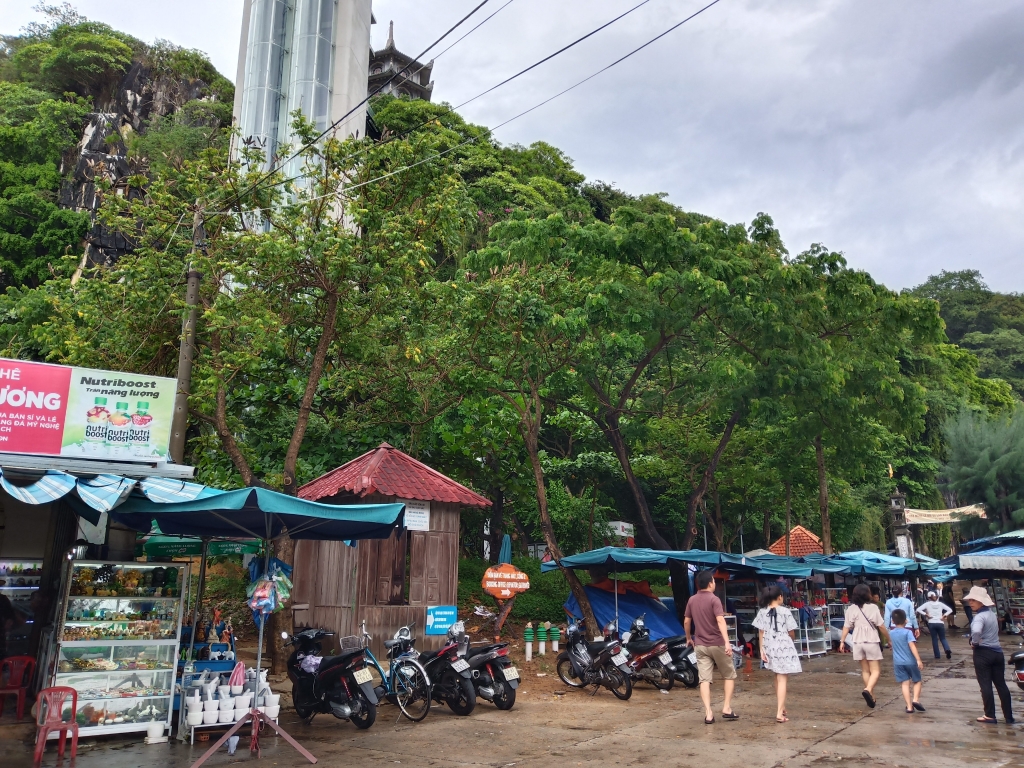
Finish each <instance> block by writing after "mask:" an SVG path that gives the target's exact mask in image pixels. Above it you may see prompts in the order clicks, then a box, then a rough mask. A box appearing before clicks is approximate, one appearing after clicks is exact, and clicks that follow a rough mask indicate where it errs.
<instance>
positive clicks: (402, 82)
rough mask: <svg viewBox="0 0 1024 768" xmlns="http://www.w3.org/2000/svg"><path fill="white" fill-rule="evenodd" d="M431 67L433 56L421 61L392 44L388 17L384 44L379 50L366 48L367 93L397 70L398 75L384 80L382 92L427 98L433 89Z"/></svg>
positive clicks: (393, 40) (391, 23)
mask: <svg viewBox="0 0 1024 768" xmlns="http://www.w3.org/2000/svg"><path fill="white" fill-rule="evenodd" d="M433 69H434V61H433V59H431V60H430V61H429V62H427V63H426V64H421V63H420V62H418V61H416V59H414V58H412V57H411V56H406V55H405V54H404V53H402V52H401V51H399V50H398V49H397V48H396V47H395V22H393V21H392V22H390V23H389V25H388V42H387V45H385V46H384V47H383V48H382V49H381V50H379V51H374V50H373V49H371V50H370V78H369V87H370V93H374V92H375V91H376V90H377V89H378V88H380V87H381V86H383V85H384V84H385V83H387V82H388V80H391V78H392V77H394V75H395V73H396V72H397V73H398V77H395V79H394V80H392V81H391V82H390V83H388V85H387V86H386V87H385V88H384V90H383V91H382V93H391V94H394V95H395V96H398V97H405V98H407V99H423V100H424V101H430V94H431V93H433V91H434V83H433V81H432V80H431V79H430V74H431V72H432V71H433Z"/></svg>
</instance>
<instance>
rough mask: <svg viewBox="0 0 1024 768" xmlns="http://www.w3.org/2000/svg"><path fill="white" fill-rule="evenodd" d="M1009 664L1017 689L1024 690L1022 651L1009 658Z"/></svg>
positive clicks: (1023, 657) (1023, 656)
mask: <svg viewBox="0 0 1024 768" xmlns="http://www.w3.org/2000/svg"><path fill="white" fill-rule="evenodd" d="M1010 664H1012V665H1013V679H1014V680H1015V681H1016V683H1017V687H1018V688H1020V689H1021V690H1024V651H1017V652H1016V653H1015V654H1013V655H1012V656H1010Z"/></svg>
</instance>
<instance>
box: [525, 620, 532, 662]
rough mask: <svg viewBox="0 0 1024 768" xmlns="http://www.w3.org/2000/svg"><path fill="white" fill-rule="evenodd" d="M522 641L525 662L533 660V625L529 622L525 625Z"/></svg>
mask: <svg viewBox="0 0 1024 768" xmlns="http://www.w3.org/2000/svg"><path fill="white" fill-rule="evenodd" d="M523 640H525V641H526V660H527V661H530V660H531V659H533V624H532V623H531V622H527V623H526V629H525V630H524V631H523Z"/></svg>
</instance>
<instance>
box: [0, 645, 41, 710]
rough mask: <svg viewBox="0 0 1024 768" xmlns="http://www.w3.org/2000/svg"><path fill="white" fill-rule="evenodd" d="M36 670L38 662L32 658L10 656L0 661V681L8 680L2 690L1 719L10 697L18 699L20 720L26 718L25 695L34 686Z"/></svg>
mask: <svg viewBox="0 0 1024 768" xmlns="http://www.w3.org/2000/svg"><path fill="white" fill-rule="evenodd" d="M35 668H36V660H35V659H33V658H32V657H31V656H8V657H7V658H6V659H4V660H3V661H0V680H3V679H4V678H5V677H6V678H7V683H6V684H4V687H3V688H0V717H3V714H4V701H5V700H6V699H7V697H8V696H17V697H18V711H17V714H18V719H19V720H21V718H23V717H24V716H25V695H26V694H27V693H28V687H29V686H30V685H31V684H32V673H33V672H34V671H35ZM5 673H6V675H5Z"/></svg>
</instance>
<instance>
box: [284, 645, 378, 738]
mask: <svg viewBox="0 0 1024 768" xmlns="http://www.w3.org/2000/svg"><path fill="white" fill-rule="evenodd" d="M333 636H334V633H333V632H325V631H324V630H323V629H304V630H302V631H301V632H299V633H297V634H295V635H289V634H288V633H287V632H282V633H281V637H282V638H284V639H285V640H286V641H287V642H286V643H285V645H290V646H295V650H294V651H292V654H291V656H289V657H288V677H289V678H290V679H291V681H292V701H293V703H294V704H295V711H296V712H297V713H298V715H299V717H301V718H302V719H303V720H304V721H305V722H307V723H309V722H312V720H313V718H314V717H315V716H316V715H317V714H319V713H324V714H331V715H334V716H335V717H337V718H338V719H340V720H350V721H352V724H353V725H354V726H356V727H357V728H362V729H366V728H369V727H370V726H371V725H373V722H374V720H376V719H377V693H376V692H375V691H374V689H373V676H372V675H371V673H370V670H369V669H368V667H367V661H366V657H365V655H364V651H363V649H362V648H357V649H355V650H351V651H342V652H341V653H340V654H339V655H337V656H327V657H322V656H321V655H320V654H321V652H322V645H321V641H322V640H323V639H324V638H327V637H333Z"/></svg>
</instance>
